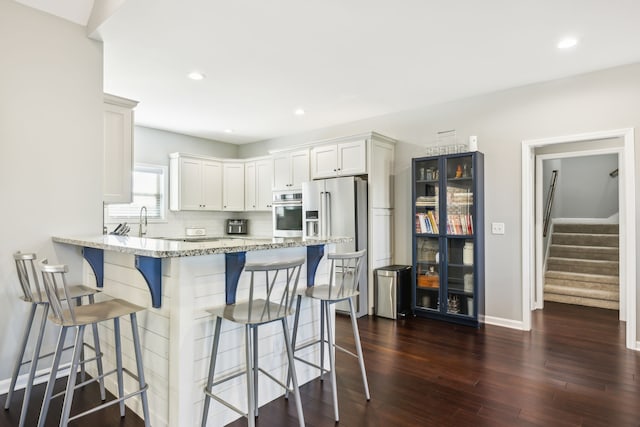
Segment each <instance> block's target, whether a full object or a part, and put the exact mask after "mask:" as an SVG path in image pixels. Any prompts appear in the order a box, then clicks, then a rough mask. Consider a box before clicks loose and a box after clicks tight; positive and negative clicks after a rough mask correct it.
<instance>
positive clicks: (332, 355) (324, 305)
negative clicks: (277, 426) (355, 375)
mask: <svg viewBox="0 0 640 427" xmlns="http://www.w3.org/2000/svg"><path fill="white" fill-rule="evenodd" d="M320 308H321V311H322V312H324V313H325V318H326V319H327V340H328V343H329V369H331V371H330V373H329V375H331V395H332V397H333V417H334V419H335V420H336V422H338V421H340V417H339V415H338V386H337V384H336V352H335V341H334V340H335V337H334V336H333V329H332V328H331V312H330V310H331V306H330V304H329V303H328V302H327V301H320ZM321 339H322V337H321ZM320 345H321V346H322V344H320Z"/></svg>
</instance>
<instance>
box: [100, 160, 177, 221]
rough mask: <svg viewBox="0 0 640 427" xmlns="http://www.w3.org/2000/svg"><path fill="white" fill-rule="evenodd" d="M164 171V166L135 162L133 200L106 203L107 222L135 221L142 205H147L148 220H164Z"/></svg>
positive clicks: (165, 169) (138, 216)
mask: <svg viewBox="0 0 640 427" xmlns="http://www.w3.org/2000/svg"><path fill="white" fill-rule="evenodd" d="M166 171H167V168H166V167H165V166H154V165H141V164H137V165H136V166H135V167H134V169H133V202H132V203H125V204H110V205H106V212H105V215H106V219H107V222H122V220H136V222H137V220H138V218H140V208H142V207H143V206H146V207H147V218H148V219H149V220H156V221H162V220H164V217H165V193H166V192H165V187H166V185H165V181H166V175H167V173H166Z"/></svg>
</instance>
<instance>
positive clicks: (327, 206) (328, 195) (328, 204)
mask: <svg viewBox="0 0 640 427" xmlns="http://www.w3.org/2000/svg"><path fill="white" fill-rule="evenodd" d="M325 197H326V198H327V201H326V202H325V216H326V217H327V237H331V236H332V234H331V193H330V192H328V191H327V193H326V196H325Z"/></svg>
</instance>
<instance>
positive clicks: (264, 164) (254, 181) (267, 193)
mask: <svg viewBox="0 0 640 427" xmlns="http://www.w3.org/2000/svg"><path fill="white" fill-rule="evenodd" d="M272 186H273V160H271V159H270V158H269V159H260V160H252V161H249V162H246V163H245V164H244V210H245V211H270V210H271V201H272V200H273V198H272V191H271V189H272Z"/></svg>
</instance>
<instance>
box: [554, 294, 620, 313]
mask: <svg viewBox="0 0 640 427" xmlns="http://www.w3.org/2000/svg"><path fill="white" fill-rule="evenodd" d="M544 300H545V301H551V302H561V303H565V304H574V305H583V306H587V307H598V308H607V309H610V310H618V309H619V308H620V304H619V303H618V301H607V300H597V299H592V298H582V297H574V296H568V295H558V294H546V293H545V295H544Z"/></svg>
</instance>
